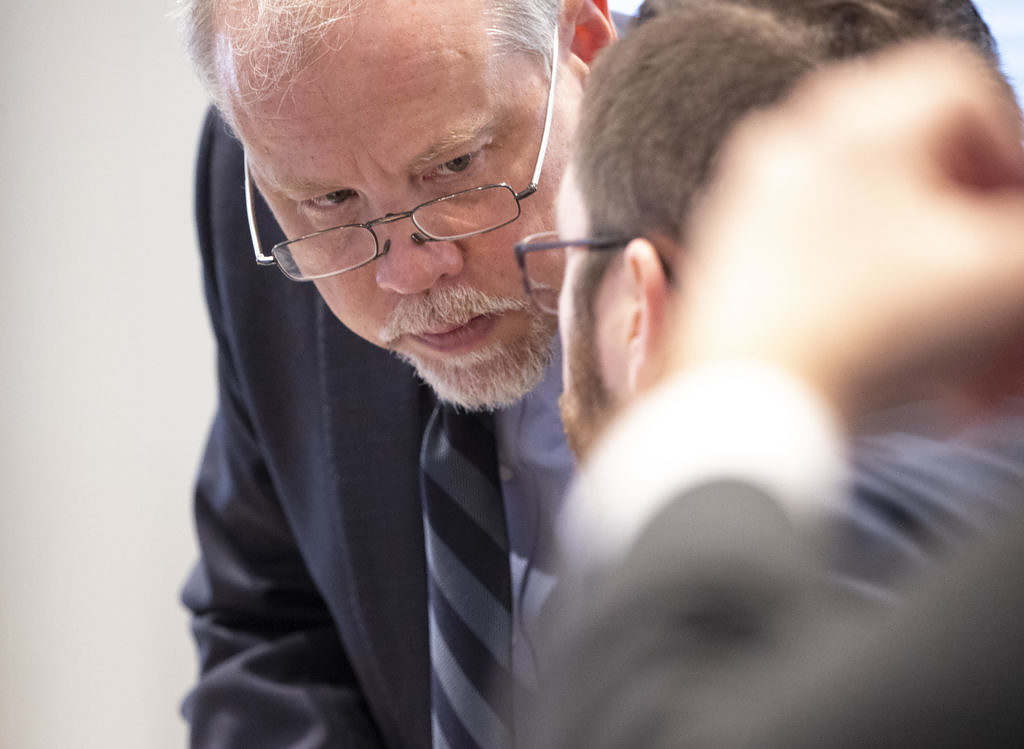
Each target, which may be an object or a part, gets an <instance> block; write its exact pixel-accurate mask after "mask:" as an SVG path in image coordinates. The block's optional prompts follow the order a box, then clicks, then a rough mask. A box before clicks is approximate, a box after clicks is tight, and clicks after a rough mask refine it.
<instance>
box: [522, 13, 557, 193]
mask: <svg viewBox="0 0 1024 749" xmlns="http://www.w3.org/2000/svg"><path fill="white" fill-rule="evenodd" d="M557 83H558V25H557V24H556V25H555V31H554V49H553V50H552V52H551V85H550V87H549V88H548V107H547V111H545V112H544V134H543V135H542V136H541V138H540V153H538V154H537V164H536V165H535V166H534V167H533V177H532V178H531V179H530V187H527V188H526V190H530V192H527V193H526V195H532V194H533V193H534V192H536V191H537V185H538V184H540V170H541V169H542V168H543V167H544V156H545V155H546V154H547V151H548V135H550V134H551V118H552V115H554V113H555V88H556V87H557V86H556V85H555V84H557ZM530 188H533V189H532V190H531V189H530ZM526 190H523V192H526ZM526 195H522V196H521V197H526ZM517 197H520V196H517Z"/></svg>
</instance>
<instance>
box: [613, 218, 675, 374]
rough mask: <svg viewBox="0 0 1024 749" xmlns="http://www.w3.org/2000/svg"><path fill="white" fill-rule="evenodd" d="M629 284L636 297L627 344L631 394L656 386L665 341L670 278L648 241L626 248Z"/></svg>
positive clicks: (637, 240)
mask: <svg viewBox="0 0 1024 749" xmlns="http://www.w3.org/2000/svg"><path fill="white" fill-rule="evenodd" d="M623 262H624V263H625V275H626V279H625V283H626V286H627V288H628V289H629V294H630V295H631V296H632V297H633V300H634V306H633V319H632V320H631V321H630V326H629V334H628V341H627V345H626V356H627V370H626V372H627V381H628V385H629V390H630V393H631V394H635V393H637V392H639V391H642V390H645V389H646V388H648V387H649V386H650V385H651V384H653V383H654V382H655V381H656V379H657V377H658V374H659V372H660V370H661V353H662V352H661V339H662V331H663V328H664V324H665V314H666V306H667V304H668V293H669V289H668V278H667V277H666V276H665V268H664V266H663V265H662V261H661V257H660V256H659V254H658V250H657V249H656V248H655V246H654V245H653V244H651V242H650V241H649V240H647V239H644V238H639V239H634V240H633V241H632V242H630V243H629V244H628V245H627V246H626V249H625V257H624V258H623Z"/></svg>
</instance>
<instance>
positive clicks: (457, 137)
mask: <svg viewBox="0 0 1024 749" xmlns="http://www.w3.org/2000/svg"><path fill="white" fill-rule="evenodd" d="M509 119H511V114H510V113H509V112H506V111H501V112H498V113H497V114H496V116H495V117H493V118H491V117H488V116H487V115H485V114H482V113H480V114H477V115H475V116H474V117H472V118H470V119H469V120H467V121H464V122H461V123H459V124H457V125H455V126H453V127H451V128H449V129H448V130H447V131H446V132H445V133H444V134H442V135H441V137H440V138H438V140H437V141H435V142H434V143H431V144H430V145H429V146H427V147H426V148H425V149H423V150H422V151H420V153H418V154H416V155H415V156H414V157H413V158H412V159H411V160H410V161H409V162H408V163H407V164H406V170H407V171H410V172H417V171H420V170H422V169H426V168H427V167H429V166H433V165H434V164H435V163H437V162H438V161H439V160H440V159H441V158H443V157H444V156H447V155H448V154H450V153H451V152H452V151H454V150H456V149H457V148H458V147H460V146H466V145H468V144H471V143H473V141H476V140H479V139H481V138H482V137H485V136H487V135H490V134H491V133H493V132H495V131H497V130H499V129H500V128H501V126H502V125H503V124H504V123H506V122H507V121H508V120H509ZM261 176H262V177H263V179H264V180H266V181H268V182H270V183H271V184H272V185H273V186H274V188H276V189H277V190H280V191H282V192H284V193H286V194H295V193H299V194H303V195H325V194H327V193H329V192H335V191H337V190H348V189H353V188H349V187H345V186H343V185H342V186H339V185H338V184H336V183H326V182H321V181H320V180H316V179H306V178H304V177H300V176H286V177H283V178H281V179H278V178H277V177H276V176H272V175H265V174H264V175H261Z"/></svg>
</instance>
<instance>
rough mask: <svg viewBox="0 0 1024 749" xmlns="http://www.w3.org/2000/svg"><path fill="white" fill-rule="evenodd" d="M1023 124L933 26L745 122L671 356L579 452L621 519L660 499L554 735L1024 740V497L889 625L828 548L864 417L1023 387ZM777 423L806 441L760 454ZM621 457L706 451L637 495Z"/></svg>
mask: <svg viewBox="0 0 1024 749" xmlns="http://www.w3.org/2000/svg"><path fill="white" fill-rule="evenodd" d="M1020 137H1021V130H1020V120H1019V113H1018V111H1017V109H1016V107H1015V106H1014V105H1013V104H1012V103H1011V102H1010V101H1009V100H1008V99H1007V97H1006V96H1005V90H1003V89H1001V87H999V86H998V85H994V83H993V79H992V74H991V70H990V69H989V68H988V67H987V65H986V64H985V63H983V62H982V61H981V60H979V58H977V57H976V56H974V55H972V54H970V53H968V52H966V51H965V50H964V49H963V48H962V47H956V46H952V45H949V44H937V43H930V44H927V45H922V46H918V47H916V48H909V49H907V50H901V51H898V52H896V53H892V54H890V55H888V56H885V57H882V58H879V59H878V60H876V61H874V62H872V63H871V64H870V65H863V64H862V65H858V66H848V67H843V68H839V69H837V70H835V71H834V72H829V73H825V74H822V75H820V76H817V77H815V78H812V79H811V80H810V81H808V82H807V83H805V84H803V85H802V86H801V87H800V89H799V90H798V91H797V92H796V93H795V94H794V95H793V96H792V97H790V98H789V99H788V100H787V102H786V103H785V105H784V106H783V107H781V108H780V109H778V110H776V111H772V112H769V113H763V114H758V115H755V116H754V117H752V118H751V119H750V120H749V121H748V123H747V124H745V125H744V126H742V127H741V128H740V129H739V130H738V131H737V132H736V134H735V135H734V136H732V137H731V138H730V143H729V145H728V147H727V148H726V149H725V152H724V155H723V157H722V159H721V161H720V163H719V168H718V170H717V175H716V177H715V179H714V181H713V184H712V186H711V188H710V190H709V191H708V194H707V196H706V199H705V200H704V201H703V202H702V205H701V208H700V210H699V211H697V212H695V214H694V216H693V220H692V223H691V224H690V227H689V229H690V230H689V231H688V233H687V237H688V243H687V251H688V255H687V260H686V263H685V265H683V266H678V267H679V268H680V270H679V273H678V279H679V280H678V282H679V284H680V285H681V286H682V287H684V288H686V289H687V291H688V293H687V294H686V295H685V296H683V297H681V298H680V300H679V304H678V306H677V307H676V309H675V311H673V312H672V313H671V314H670V316H669V319H668V323H667V326H666V330H667V334H666V339H665V340H666V350H667V351H668V352H669V356H668V359H667V362H666V366H665V372H666V374H665V376H664V378H663V379H662V381H661V383H660V384H659V385H658V386H657V388H656V389H654V390H653V391H652V392H651V393H650V394H649V395H648V396H647V397H645V398H644V399H643V400H642V401H641V402H640V403H639V404H637V406H636V407H634V408H633V409H631V410H630V411H629V412H628V413H627V415H626V417H625V418H624V419H623V421H622V422H621V423H619V424H618V425H616V427H615V428H614V429H613V430H612V432H611V433H610V434H609V435H608V438H607V439H605V440H604V441H603V442H602V443H601V445H600V447H599V448H598V449H597V450H596V451H595V452H594V454H593V455H592V459H591V461H590V467H589V468H588V469H587V472H588V476H587V478H586V479H585V481H586V483H587V487H588V489H589V490H590V491H591V492H592V494H591V498H592V499H595V500H596V504H595V505H594V507H596V511H597V512H600V513H604V516H605V517H604V519H605V520H606V521H614V519H615V517H616V507H617V504H616V503H618V504H621V503H622V498H623V496H624V495H626V494H628V495H629V497H630V499H631V501H633V502H636V503H640V504H642V505H644V506H645V507H647V508H648V510H649V512H648V513H647V514H646V516H645V519H644V521H643V522H642V523H640V524H639V525H635V524H632V523H627V527H626V530H625V532H623V533H621V534H620V538H619V539H618V541H619V542H618V543H617V545H616V554H615V557H614V563H613V564H612V565H611V566H610V567H609V568H608V571H607V572H606V574H605V575H603V576H602V577H601V578H600V579H599V582H597V584H596V587H595V588H593V589H591V590H590V591H589V596H588V599H587V600H586V601H583V600H580V601H578V606H579V608H578V610H577V613H578V614H579V618H578V619H577V620H576V621H577V622H578V623H579V624H580V626H579V628H578V629H576V630H574V631H572V630H571V631H570V632H569V633H568V634H567V633H565V632H563V633H562V637H563V638H564V639H562V640H560V645H561V648H560V649H556V650H555V651H554V652H555V653H561V654H562V655H561V656H560V657H558V658H557V661H556V663H555V664H554V668H553V669H552V670H553V672H554V673H558V674H559V680H560V683H561V685H562V689H561V690H559V691H556V695H557V696H556V697H555V698H553V699H552V701H551V702H552V703H554V704H558V709H557V711H552V714H551V715H549V716H548V722H547V725H548V727H549V731H548V733H547V737H548V741H549V742H550V744H551V745H553V746H559V747H570V746H579V747H588V748H593V747H598V748H601V747H613V746H614V747H619V746H621V747H627V746H639V745H643V746H650V747H658V746H686V745H699V746H730V747H731V746H745V747H747V746H749V747H754V746H757V747H775V746H778V747H804V746H806V747H817V746H850V747H854V746H965V745H970V746H1011V745H1017V744H1019V743H1020V741H1021V738H1022V736H1021V732H1020V729H1019V714H1020V709H1021V707H1022V705H1021V701H1020V699H1019V688H1018V683H1017V682H1018V679H1019V673H1020V670H1021V668H1022V667H1024V649H1022V647H1021V640H1020V637H1019V633H1018V631H1017V622H1018V621H1019V617H1020V615H1021V614H1022V613H1024V595H1022V594H1024V586H1022V585H1021V584H1020V578H1021V574H1022V572H1024V523H1022V522H1021V519H1020V515H1019V514H1017V515H1013V516H1011V518H1012V519H1011V520H1010V521H1009V522H1007V523H1006V528H1005V529H1004V532H1003V536H1002V537H1001V538H1000V539H998V540H997V541H995V542H991V541H986V542H984V543H985V545H983V546H979V548H977V549H975V550H974V551H973V552H972V554H970V555H967V556H966V557H965V558H961V559H957V560H954V561H952V562H950V563H948V564H947V566H941V567H937V568H936V569H935V570H933V573H932V574H933V577H932V578H931V580H930V582H929V583H928V586H927V587H926V589H925V590H924V591H923V592H921V593H919V594H916V595H914V596H912V597H911V598H910V600H909V601H908V602H907V605H906V606H905V607H903V608H902V609H901V610H899V611H898V612H897V613H895V614H893V615H891V616H890V615H888V614H886V615H879V613H878V612H877V611H871V612H870V613H868V614H865V612H864V609H863V608H857V609H851V608H850V607H848V606H847V605H846V603H847V602H844V601H843V600H842V599H840V598H837V597H836V596H835V591H834V588H832V587H831V586H829V585H824V584H823V580H824V578H825V576H826V574H827V564H826V562H825V559H824V557H823V556H822V555H821V553H820V552H821V549H822V545H823V544H824V543H826V542H827V538H826V537H822V536H821V534H820V531H821V529H822V525H821V524H820V520H821V518H822V517H823V515H824V514H825V513H826V511H827V507H828V505H829V503H830V502H831V501H833V497H832V494H831V492H832V488H833V487H835V486H836V485H837V484H838V483H840V478H841V473H842V470H843V465H842V462H841V461H837V460H835V457H836V456H841V455H842V454H843V453H844V445H846V443H848V442H849V441H850V439H851V436H852V435H853V433H854V431H855V429H856V425H857V424H858V422H859V421H860V419H861V418H862V417H863V416H864V414H865V413H867V412H869V411H872V410H874V409H877V408H879V407H883V406H886V405H889V404H891V403H898V402H901V401H903V400H905V399H907V398H908V397H912V396H913V395H915V394H916V393H917V392H918V391H919V389H920V387H921V385H922V381H926V382H927V383H928V384H930V385H941V386H942V387H944V388H950V389H954V390H957V391H959V392H962V393H965V394H967V395H969V396H977V395H981V396H984V397H985V398H991V397H992V396H993V395H998V394H1000V393H1002V394H1006V393H1009V392H1014V391H1015V390H1016V389H1017V388H1019V384H1020V381H1021V380H1022V378H1024V366H1022V363H1021V356H1020V341H1021V340H1022V339H1024V298H1022V296H1021V293H1020V289H1021V288H1024V152H1022V149H1021V145H1020ZM740 214H742V215H743V216H744V220H743V221H737V220H736V217H737V216H738V215H740ZM994 373H995V375H994ZM723 383H724V384H726V385H727V387H723ZM737 435H738V437H737ZM776 438H777V439H785V440H786V441H787V443H789V444H791V445H794V446H799V445H800V444H803V445H804V446H805V447H806V449H805V450H803V451H802V452H801V459H800V460H799V461H797V462H794V463H793V464H792V465H789V466H785V467H783V468H781V469H780V467H779V466H776V465H773V463H772V460H771V459H772V456H773V455H774V454H775V448H774V445H773V443H772V440H773V439H776ZM691 456H696V457H691ZM631 460H632V461H636V462H633V463H630V466H631V470H632V471H633V472H634V475H636V474H641V475H642V474H643V473H644V472H645V471H648V470H659V469H660V468H661V467H663V466H664V465H665V464H666V462H673V461H674V462H676V463H680V462H681V463H693V464H695V465H696V466H697V469H696V470H692V471H691V472H690V473H689V476H688V477H684V476H683V475H682V473H680V472H676V474H675V476H674V478H675V479H676V480H675V481H673V482H671V483H666V484H661V485H650V484H647V485H641V486H640V487H639V488H638V487H637V485H636V484H635V483H632V482H630V481H629V480H628V478H627V477H625V476H623V471H622V465H623V461H627V462H629V461H631ZM1004 489H1008V491H1009V492H1010V493H1011V494H1012V495H1014V496H1011V497H1009V499H1010V500H1011V501H1014V502H1016V503H1018V504H1019V503H1020V502H1021V496H1020V495H1021V493H1022V492H1024V490H1022V488H1021V486H1020V485H1019V484H1018V485H1016V486H1011V487H1004Z"/></svg>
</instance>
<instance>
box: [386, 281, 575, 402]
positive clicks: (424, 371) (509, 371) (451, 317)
mask: <svg viewBox="0 0 1024 749" xmlns="http://www.w3.org/2000/svg"><path fill="white" fill-rule="evenodd" d="M509 311H522V312H526V313H527V314H528V315H529V318H530V319H529V328H528V330H527V332H526V334H525V335H524V336H522V337H520V338H517V339H515V340H512V341H498V342H496V343H493V344H491V345H489V346H486V347H484V348H481V349H479V350H477V351H470V352H469V353H466V354H453V355H450V356H445V357H443V358H425V357H421V356H418V355H417V354H415V353H409V352H405V351H399V350H396V349H394V348H393V346H391V344H392V343H394V342H395V341H397V340H398V339H399V338H400V337H401V336H403V335H416V334H418V333H420V332H422V331H424V330H427V329H429V328H430V327H432V326H436V325H437V324H439V323H445V324H465V323H466V322H468V321H469V320H471V319H473V318H474V317H476V316H478V315H496V314H501V313H504V312H509ZM556 331H557V320H556V319H555V318H554V317H551V316H549V315H545V314H544V313H543V312H541V311H540V310H538V309H536V308H535V307H533V306H532V305H531V304H530V302H529V301H528V300H526V299H515V298H511V297H495V296H490V295H488V294H485V293H483V292H481V291H478V290H476V289H470V288H452V289H445V290H444V291H441V292H431V294H430V295H428V296H425V297H420V298H416V299H409V300H408V301H406V302H403V303H401V304H400V305H399V306H398V307H397V308H396V309H395V312H394V313H393V314H392V318H391V320H390V321H389V322H388V324H387V325H386V326H385V327H384V329H383V330H382V332H381V338H382V340H384V341H385V343H386V344H387V345H389V347H391V348H392V350H393V351H395V353H396V354H397V355H398V356H399V358H401V359H402V360H404V361H406V362H408V363H409V364H411V365H412V366H413V367H414V368H415V369H416V373H417V374H418V375H419V377H420V378H421V379H422V380H423V381H424V382H426V383H427V384H428V385H430V387H431V388H433V390H434V392H435V393H437V397H438V398H440V399H441V400H443V401H447V402H448V403H453V404H455V405H457V406H461V407H462V408H465V409H467V410H470V411H485V410H494V409H497V408H502V407H505V406H509V405H511V404H513V403H515V402H516V401H518V400H520V399H521V398H522V397H523V396H525V395H526V394H527V393H529V392H530V391H531V390H533V389H534V388H535V387H536V386H537V385H538V384H539V383H540V381H541V379H543V377H544V370H545V369H546V368H547V366H548V365H549V364H550V363H551V356H552V354H551V342H552V340H553V339H554V336H555V333H556Z"/></svg>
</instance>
